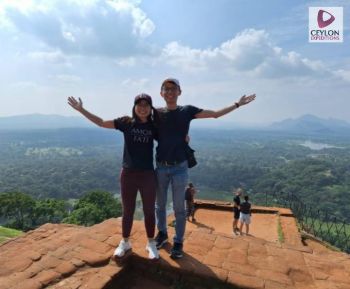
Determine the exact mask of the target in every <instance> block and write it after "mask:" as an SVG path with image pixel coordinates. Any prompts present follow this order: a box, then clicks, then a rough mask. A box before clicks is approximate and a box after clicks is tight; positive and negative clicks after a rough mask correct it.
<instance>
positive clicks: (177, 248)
mask: <svg viewBox="0 0 350 289" xmlns="http://www.w3.org/2000/svg"><path fill="white" fill-rule="evenodd" d="M182 256H183V251H182V243H176V242H175V243H174V246H173V248H172V249H171V254H170V257H171V258H172V259H179V258H182Z"/></svg>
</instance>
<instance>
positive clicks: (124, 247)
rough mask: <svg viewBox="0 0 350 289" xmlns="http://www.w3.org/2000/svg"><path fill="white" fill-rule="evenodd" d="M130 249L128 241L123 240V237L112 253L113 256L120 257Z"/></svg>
mask: <svg viewBox="0 0 350 289" xmlns="http://www.w3.org/2000/svg"><path fill="white" fill-rule="evenodd" d="M130 249H131V243H130V241H126V242H125V241H124V239H123V240H121V241H120V243H119V245H118V247H117V248H116V249H115V251H114V253H113V257H117V258H121V257H123V256H124V255H125V253H126V252H127V251H129V250H130Z"/></svg>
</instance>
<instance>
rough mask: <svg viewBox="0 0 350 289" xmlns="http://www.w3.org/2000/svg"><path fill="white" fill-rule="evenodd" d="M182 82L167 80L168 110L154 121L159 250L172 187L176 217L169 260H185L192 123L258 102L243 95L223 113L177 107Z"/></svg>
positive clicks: (164, 86)
mask: <svg viewBox="0 0 350 289" xmlns="http://www.w3.org/2000/svg"><path fill="white" fill-rule="evenodd" d="M181 93H182V91H181V87H180V82H179V81H178V80H177V79H175V78H167V79H165V80H164V81H163V83H162V85H161V91H160V95H161V96H162V97H163V98H164V100H165V103H166V106H165V107H164V108H160V109H157V112H158V113H157V118H156V121H155V124H156V127H157V130H158V137H159V138H158V146H157V149H156V161H157V168H156V174H157V181H158V182H157V184H158V186H157V198H156V217H157V227H158V234H157V236H156V242H157V248H158V249H160V248H161V247H162V246H163V245H164V244H165V243H166V242H167V241H168V233H167V220H166V218H167V210H166V206H167V194H168V187H169V185H170V184H171V189H172V197H173V209H174V215H175V235H174V239H173V241H174V244H173V247H172V249H171V254H170V257H171V258H173V259H177V258H181V257H182V256H183V240H184V234H185V228H186V210H185V188H186V185H187V183H188V162H187V156H186V143H185V141H184V140H185V138H186V135H188V131H189V128H190V122H191V121H192V120H193V119H200V118H218V117H221V116H223V115H225V114H227V113H229V112H232V111H233V110H235V109H237V108H239V107H240V106H243V105H246V104H248V103H250V102H251V101H253V100H254V99H255V94H253V95H250V96H245V95H243V96H242V97H241V98H240V99H239V101H238V102H235V103H234V104H232V105H230V106H228V107H225V108H223V109H220V110H217V111H213V110H204V109H201V108H198V107H196V106H192V105H184V106H181V105H178V104H177V100H178V97H179V96H180V95H181Z"/></svg>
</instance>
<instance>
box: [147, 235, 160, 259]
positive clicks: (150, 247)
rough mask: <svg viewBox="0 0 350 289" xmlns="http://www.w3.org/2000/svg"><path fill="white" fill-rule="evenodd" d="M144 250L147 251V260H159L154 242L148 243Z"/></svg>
mask: <svg viewBox="0 0 350 289" xmlns="http://www.w3.org/2000/svg"><path fill="white" fill-rule="evenodd" d="M146 250H147V251H148V258H149V259H159V253H158V250H157V247H156V241H154V240H152V241H148V244H147V246H146Z"/></svg>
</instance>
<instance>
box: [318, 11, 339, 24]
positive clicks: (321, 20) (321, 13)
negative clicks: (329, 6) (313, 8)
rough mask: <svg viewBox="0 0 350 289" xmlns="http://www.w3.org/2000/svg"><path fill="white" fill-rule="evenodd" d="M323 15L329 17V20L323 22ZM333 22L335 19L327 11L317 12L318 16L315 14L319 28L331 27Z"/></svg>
mask: <svg viewBox="0 0 350 289" xmlns="http://www.w3.org/2000/svg"><path fill="white" fill-rule="evenodd" d="M325 13H326V14H328V15H329V16H331V18H329V19H328V20H326V21H324V20H323V14H325ZM334 20H335V17H334V16H333V15H332V14H331V13H328V12H327V11H324V10H319V11H318V14H317V23H318V27H320V28H324V27H327V26H328V25H331V24H332V23H333V21H334Z"/></svg>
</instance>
